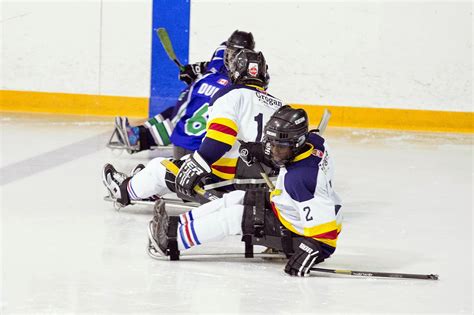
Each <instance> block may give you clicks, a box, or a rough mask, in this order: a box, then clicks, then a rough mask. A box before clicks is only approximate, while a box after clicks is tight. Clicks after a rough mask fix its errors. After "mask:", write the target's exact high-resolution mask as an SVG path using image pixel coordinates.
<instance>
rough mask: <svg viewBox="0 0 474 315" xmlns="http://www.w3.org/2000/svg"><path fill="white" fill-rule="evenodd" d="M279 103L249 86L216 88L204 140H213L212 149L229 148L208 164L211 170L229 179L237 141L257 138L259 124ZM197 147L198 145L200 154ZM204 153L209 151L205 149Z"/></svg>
mask: <svg viewBox="0 0 474 315" xmlns="http://www.w3.org/2000/svg"><path fill="white" fill-rule="evenodd" d="M282 105H283V103H282V101H281V100H279V99H277V98H275V97H273V96H271V95H269V94H268V93H266V92H265V91H263V90H261V89H259V88H257V87H253V86H247V85H234V86H231V87H229V88H225V89H222V90H220V91H219V92H218V93H217V94H216V96H215V99H214V102H213V105H212V106H211V107H210V108H209V119H208V123H207V134H206V138H205V139H204V141H206V139H211V140H213V145H214V148H217V147H219V146H227V149H228V146H231V148H230V150H228V151H227V152H226V153H225V154H224V155H223V156H222V157H221V158H220V159H219V160H217V162H215V163H214V164H213V165H212V172H213V173H214V174H215V175H217V176H218V177H220V178H223V179H231V178H233V177H234V174H235V166H236V165H237V160H238V158H239V147H240V143H239V142H238V141H237V140H242V141H245V142H251V141H261V140H262V135H263V127H264V126H265V124H266V123H267V122H268V120H269V119H270V117H271V116H272V115H273V113H274V112H275V111H276V110H278V109H279V108H280V107H281V106H282ZM201 150H202V146H201V148H200V149H199V151H200V153H201ZM206 155H212V153H210V152H206Z"/></svg>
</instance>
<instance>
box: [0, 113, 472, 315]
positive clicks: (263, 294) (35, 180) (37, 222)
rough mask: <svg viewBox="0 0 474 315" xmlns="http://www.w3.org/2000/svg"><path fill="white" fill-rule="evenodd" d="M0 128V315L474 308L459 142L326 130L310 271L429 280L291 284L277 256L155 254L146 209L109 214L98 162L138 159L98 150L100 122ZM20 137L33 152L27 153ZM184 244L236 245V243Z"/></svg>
mask: <svg viewBox="0 0 474 315" xmlns="http://www.w3.org/2000/svg"><path fill="white" fill-rule="evenodd" d="M0 128H1V129H2V130H5V131H7V132H2V134H1V143H2V153H1V161H0V167H1V168H2V178H4V175H5V173H6V170H7V169H8V168H9V167H15V173H16V175H17V178H14V179H13V180H12V181H11V182H10V183H9V184H6V185H2V186H0V189H1V191H0V192H1V194H0V196H1V231H2V232H1V262H2V266H1V267H2V268H1V269H2V274H1V277H2V279H1V298H0V300H1V310H0V312H1V313H2V314H17V313H101V314H117V313H134V314H143V313H150V314H151V313H153V314H167V313H172V312H195V313H198V312H201V313H211V312H215V313H258V312H262V313H263V312H265V313H268V314H275V313H290V314H295V313H303V312H304V313H312V314H314V313H318V314H319V313H334V312H336V313H344V314H347V313H380V312H384V313H406V314H409V313H421V312H424V313H438V312H439V313H449V314H452V313H467V314H471V313H472V311H473V309H472V247H473V243H472V136H470V135H451V134H431V133H409V132H388V131H386V132H384V131H378V132H369V131H362V130H351V129H343V128H340V129H337V128H329V129H328V130H327V140H328V141H329V143H330V144H331V148H332V151H333V156H334V158H335V162H336V181H335V186H336V188H337V190H338V192H339V193H340V195H341V197H342V198H343V200H344V207H343V210H342V211H344V217H345V221H344V225H343V230H342V233H341V235H340V240H339V244H338V249H337V251H336V253H335V255H334V257H332V258H330V259H329V260H327V261H326V262H325V263H324V264H322V265H321V267H326V268H340V269H354V270H372V271H392V272H405V273H438V274H439V275H440V280H439V281H423V280H398V279H360V278H354V277H344V276H335V275H327V274H317V275H316V274H315V275H314V276H312V277H309V278H304V279H299V278H291V277H289V276H286V275H285V274H284V273H283V271H282V269H283V266H284V265H283V263H282V262H265V261H255V262H249V261H248V260H245V259H240V260H226V259H222V258H219V259H214V260H213V259H209V258H208V259H205V260H198V259H194V260H192V261H190V260H188V261H184V260H183V261H180V262H170V261H156V260H153V259H151V258H149V257H148V256H147V255H146V253H145V247H146V244H147V243H146V242H147V241H146V238H147V236H146V227H147V222H148V221H149V220H150V219H151V216H152V215H151V210H150V209H147V208H144V207H135V208H129V209H123V210H122V211H121V212H116V211H115V210H113V208H112V205H111V204H110V203H106V202H104V201H103V200H102V197H103V196H104V195H105V188H104V187H103V185H102V183H101V179H100V172H101V168H102V166H103V165H104V164H105V163H106V162H112V163H113V164H114V165H115V166H116V167H117V168H118V169H119V170H123V171H129V170H130V169H131V168H132V167H133V166H134V165H136V164H138V163H141V162H146V161H147V159H148V154H147V153H139V154H137V155H132V156H129V155H127V154H125V153H124V154H123V155H121V156H117V155H116V154H114V153H113V152H110V151H109V150H108V149H106V148H105V141H107V140H108V134H107V132H111V131H112V122H111V121H106V120H100V119H96V120H87V118H83V120H81V121H77V120H75V119H74V118H73V119H70V118H69V119H64V118H62V117H60V116H57V117H52V118H51V117H49V116H45V115H37V116H25V115H7V116H2V118H1V119H0ZM64 133H67V136H65V135H64ZM31 135H39V136H38V138H37V139H38V142H40V141H41V143H42V145H37V144H36V141H35V143H31V145H25V144H26V143H28V141H29V142H31V140H30V139H31ZM68 139H70V141H68ZM88 139H89V140H88ZM84 144H88V145H87V147H86V148H88V149H90V150H91V152H89V154H86V153H87V152H85V151H84V149H85V147H84V146H83V145H84ZM4 148H8V150H4ZM53 150H57V151H56V154H53V155H48V152H52V151H53ZM45 156H48V157H49V158H50V159H49V160H44V159H43V160H42V157H45ZM68 156H70V159H69V160H68V159H67V158H65V157H68ZM25 159H29V161H30V163H28V164H25V163H23V162H22V161H25ZM25 171H26V173H25ZM24 174H27V175H29V176H26V175H24ZM193 250H194V251H195V252H213V251H214V252H222V251H227V252H236V251H243V243H241V242H240V240H239V237H238V236H235V237H230V238H228V239H226V240H225V241H223V242H221V243H214V244H209V245H208V246H202V247H199V248H195V249H193Z"/></svg>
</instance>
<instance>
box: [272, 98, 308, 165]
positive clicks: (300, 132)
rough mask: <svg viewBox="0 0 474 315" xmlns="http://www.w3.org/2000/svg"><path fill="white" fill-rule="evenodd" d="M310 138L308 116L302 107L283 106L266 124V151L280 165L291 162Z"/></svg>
mask: <svg viewBox="0 0 474 315" xmlns="http://www.w3.org/2000/svg"><path fill="white" fill-rule="evenodd" d="M307 138H308V116H307V114H306V112H305V111H304V110H302V109H293V108H291V107H290V106H287V105H285V106H283V107H281V108H280V109H279V110H278V111H276V112H275V113H274V114H273V116H272V117H271V118H270V120H269V121H268V122H267V124H266V125H265V130H264V140H263V141H264V144H265V149H266V153H267V154H269V155H270V157H271V159H272V161H273V162H274V163H275V164H276V165H279V166H283V165H286V164H287V163H289V162H291V161H292V160H293V159H294V158H295V157H296V156H297V155H298V154H300V153H301V152H302V151H303V150H304V146H305V143H306V140H307Z"/></svg>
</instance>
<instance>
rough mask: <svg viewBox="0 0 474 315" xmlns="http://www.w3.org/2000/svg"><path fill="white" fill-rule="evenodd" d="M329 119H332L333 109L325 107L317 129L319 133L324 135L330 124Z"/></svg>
mask: <svg viewBox="0 0 474 315" xmlns="http://www.w3.org/2000/svg"><path fill="white" fill-rule="evenodd" d="M329 119H331V111H330V110H329V109H324V113H323V116H322V117H321V120H320V121H319V124H318V128H317V129H316V130H317V133H318V135H322V134H323V133H324V131H325V130H326V127H327V126H328V123H329Z"/></svg>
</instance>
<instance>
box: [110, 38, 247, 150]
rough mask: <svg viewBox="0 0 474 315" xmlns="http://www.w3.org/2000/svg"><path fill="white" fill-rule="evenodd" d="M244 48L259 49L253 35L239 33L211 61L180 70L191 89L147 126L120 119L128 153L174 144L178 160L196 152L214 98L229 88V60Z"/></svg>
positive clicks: (224, 44) (222, 45)
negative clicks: (133, 124)
mask: <svg viewBox="0 0 474 315" xmlns="http://www.w3.org/2000/svg"><path fill="white" fill-rule="evenodd" d="M243 48H246V49H250V50H253V49H254V48H255V41H254V38H253V35H252V33H247V32H243V31H239V30H236V31H234V32H233V33H232V35H231V36H230V37H229V39H228V40H227V41H226V42H224V43H222V44H221V45H220V46H219V47H218V48H217V49H216V51H215V52H214V54H213V56H212V58H211V60H210V62H198V63H195V64H188V65H186V66H184V67H183V69H180V74H179V79H180V80H181V81H183V82H185V83H187V84H188V86H187V87H186V88H185V89H184V90H183V91H182V92H181V94H180V96H179V97H178V101H177V102H176V105H175V106H174V107H170V108H168V109H166V110H165V111H163V112H161V113H160V114H158V115H156V116H155V117H153V118H151V119H150V120H148V121H147V122H145V123H144V124H143V125H140V126H135V127H132V126H130V123H129V121H128V118H126V117H123V118H122V117H116V118H115V127H116V130H117V131H118V132H119V140H121V142H122V144H123V145H124V146H125V147H127V148H130V149H128V150H127V151H128V152H129V153H135V152H139V151H143V150H148V149H150V147H152V146H157V145H159V146H166V145H169V144H171V143H172V144H173V145H174V147H173V151H174V152H173V156H174V158H176V159H179V158H181V157H182V156H184V155H186V154H190V153H192V152H194V151H196V150H197V149H198V148H199V145H200V144H201V142H202V139H203V138H204V135H205V131H206V122H207V112H208V106H209V104H210V103H211V98H212V96H214V94H215V93H216V92H217V91H219V89H221V88H222V87H225V86H227V85H229V83H230V82H229V78H228V75H227V68H228V63H229V60H231V58H232V57H233V56H235V54H236V53H237V52H238V51H240V50H241V49H243ZM122 139H123V140H122ZM132 148H133V149H132Z"/></svg>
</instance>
